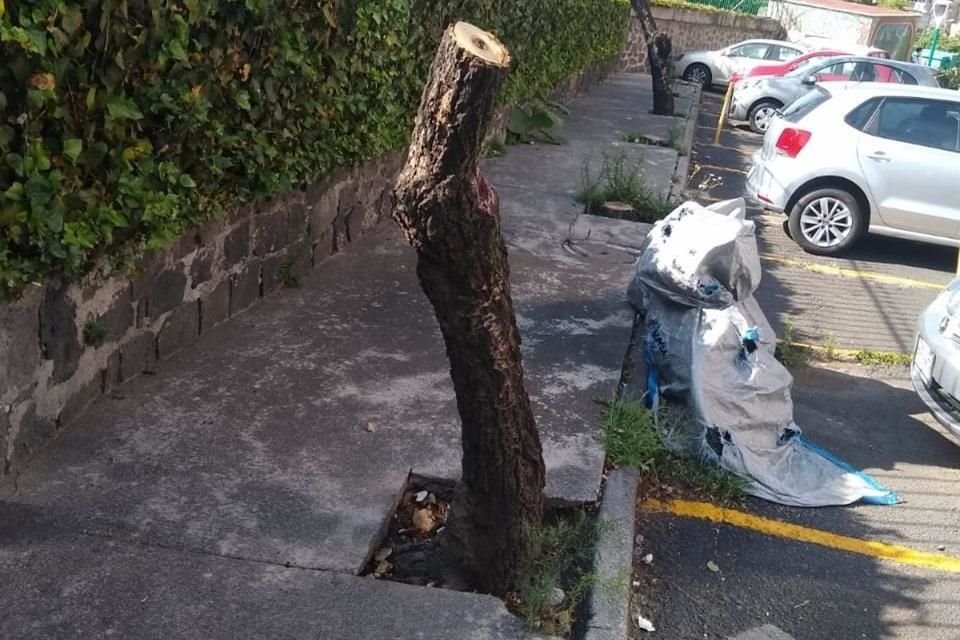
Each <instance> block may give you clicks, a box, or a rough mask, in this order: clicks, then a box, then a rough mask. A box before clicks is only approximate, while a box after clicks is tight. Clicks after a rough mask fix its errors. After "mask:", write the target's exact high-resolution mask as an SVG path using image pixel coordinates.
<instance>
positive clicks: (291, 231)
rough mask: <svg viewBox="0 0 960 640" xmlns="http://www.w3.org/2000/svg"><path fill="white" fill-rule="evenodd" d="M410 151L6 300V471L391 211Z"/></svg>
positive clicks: (0, 382) (1, 344) (1, 312)
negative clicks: (119, 265)
mask: <svg viewBox="0 0 960 640" xmlns="http://www.w3.org/2000/svg"><path fill="white" fill-rule="evenodd" d="M401 161H402V156H401V155H400V154H393V155H390V156H386V157H383V158H381V159H379V160H377V161H375V162H371V163H369V164H367V165H366V166H363V167H360V168H356V169H352V170H349V171H343V172H341V173H338V174H336V175H334V176H332V177H330V178H329V179H328V180H325V181H324V182H322V183H319V184H316V185H313V186H312V187H310V188H309V189H307V190H306V191H305V192H302V193H297V194H295V195H293V196H290V197H286V198H283V199H278V200H277V201H275V202H273V203H271V204H269V205H267V206H264V207H261V208H257V209H254V208H252V207H246V208H241V209H239V210H237V211H234V212H232V213H231V214H230V215H228V216H227V217H226V218H225V219H224V220H222V221H216V222H211V223H209V224H206V225H204V226H203V227H201V228H199V229H196V230H193V231H191V232H190V233H188V234H186V235H185V236H183V237H182V238H181V239H180V240H179V242H178V243H177V244H176V245H175V246H173V247H171V248H170V249H168V250H165V251H159V252H155V253H153V254H150V255H148V256H147V257H146V258H145V259H143V260H142V261H141V262H140V264H139V265H138V267H137V269H136V271H135V274H134V275H132V276H129V277H127V276H116V277H111V278H109V279H106V280H100V281H96V282H86V283H77V284H66V283H60V282H49V283H47V284H46V285H45V286H34V287H32V288H30V289H28V290H27V291H26V293H25V294H24V296H23V297H22V298H21V299H20V300H19V301H17V302H16V303H13V304H8V305H3V306H0V403H2V405H0V409H2V410H0V454H2V456H0V470H2V471H3V472H4V473H6V472H9V471H10V469H11V468H12V467H14V466H16V465H17V464H18V463H19V462H22V461H23V460H25V459H26V458H28V457H30V456H31V455H32V454H33V453H34V452H35V451H36V450H37V449H38V447H40V446H41V444H42V443H43V442H44V441H45V440H46V439H48V438H49V437H51V436H52V435H54V434H55V433H56V432H57V431H58V430H59V429H61V428H63V426H64V425H66V424H68V423H70V422H71V421H72V420H73V419H74V418H75V417H76V416H77V415H78V414H79V412H80V411H82V410H83V409H84V408H85V407H86V406H87V405H88V404H89V403H90V402H92V401H93V400H94V399H96V398H97V397H98V396H100V395H102V394H104V393H109V392H110V391H111V390H112V389H114V388H115V387H116V386H117V385H119V384H121V383H123V382H125V381H126V380H129V379H130V378H133V377H134V376H137V375H139V374H142V373H151V372H153V371H154V369H155V367H156V364H157V361H158V360H162V359H164V358H167V357H169V356H170V355H172V354H173V353H175V352H177V351H178V350H180V349H182V348H184V347H186V346H188V345H190V344H192V343H193V342H195V341H196V340H197V338H198V337H199V336H200V335H201V334H203V333H205V332H207V331H209V330H210V329H211V328H213V327H215V326H216V325H218V324H220V323H221V322H224V321H225V320H227V319H228V318H230V317H231V316H233V315H236V314H237V313H240V312H241V311H243V310H244V309H246V308H247V307H249V306H250V305H252V304H253V303H254V302H256V301H257V300H258V299H260V298H262V297H264V296H266V295H267V294H269V293H270V292H271V291H274V290H276V289H278V288H280V287H283V286H293V285H294V284H295V283H296V281H297V278H299V277H300V276H301V275H302V274H303V273H305V272H306V271H307V270H308V269H310V268H312V267H314V266H316V265H318V264H320V263H321V262H323V260H324V259H326V258H327V257H328V256H330V255H332V254H334V253H336V252H338V251H342V250H343V249H344V248H345V247H346V246H348V245H349V244H350V243H351V242H353V241H354V240H356V239H357V238H359V237H360V236H362V235H363V234H364V233H365V232H366V231H368V230H369V229H371V228H372V227H374V226H375V225H377V224H378V223H379V222H381V221H382V220H384V219H385V218H387V217H389V186H390V183H391V180H392V179H393V177H394V175H395V174H396V172H397V171H398V170H399V168H400V165H401ZM0 475H2V474H0Z"/></svg>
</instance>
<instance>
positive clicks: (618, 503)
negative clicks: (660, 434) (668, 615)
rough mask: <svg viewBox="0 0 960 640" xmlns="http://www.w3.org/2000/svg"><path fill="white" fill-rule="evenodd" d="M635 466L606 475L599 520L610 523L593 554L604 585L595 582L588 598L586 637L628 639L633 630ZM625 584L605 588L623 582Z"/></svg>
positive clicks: (602, 639)
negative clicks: (632, 582)
mask: <svg viewBox="0 0 960 640" xmlns="http://www.w3.org/2000/svg"><path fill="white" fill-rule="evenodd" d="M639 480H640V473H639V472H638V471H637V470H636V469H630V468H624V469H615V470H614V471H611V472H610V473H609V474H608V475H607V484H606V486H605V487H604V490H603V502H601V503H600V512H599V513H598V514H597V520H598V522H601V523H610V524H609V526H610V530H609V531H604V533H603V535H601V536H600V540H599V542H598V543H597V549H596V551H595V552H594V554H593V571H594V573H595V574H596V579H597V581H598V583H599V584H600V585H601V586H600V587H597V586H595V587H594V588H593V589H591V591H590V595H589V597H588V598H587V603H586V604H587V611H588V612H589V614H588V616H589V617H588V618H587V625H586V631H585V632H584V635H583V640H625V639H626V638H627V637H628V634H629V632H630V587H629V580H630V577H631V576H632V575H633V535H634V533H633V532H634V527H635V525H636V517H637V515H636V514H637V483H638V482H639ZM624 573H626V576H627V585H626V588H611V587H607V588H604V587H603V586H602V585H614V584H618V583H621V582H623V578H624Z"/></svg>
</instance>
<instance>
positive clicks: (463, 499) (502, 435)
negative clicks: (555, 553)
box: [393, 22, 544, 594]
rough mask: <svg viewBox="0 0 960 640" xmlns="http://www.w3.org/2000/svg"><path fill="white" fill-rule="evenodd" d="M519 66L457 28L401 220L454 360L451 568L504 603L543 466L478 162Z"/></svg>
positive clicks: (427, 114) (401, 187) (398, 190)
mask: <svg viewBox="0 0 960 640" xmlns="http://www.w3.org/2000/svg"><path fill="white" fill-rule="evenodd" d="M509 64H510V56H509V53H508V52H507V50H506V48H505V47H504V46H503V45H502V44H501V43H500V42H499V41H498V40H497V38H496V37H495V36H494V35H492V34H489V33H487V32H485V31H481V30H480V29H477V28H476V27H473V26H471V25H469V24H466V23H463V22H460V23H457V24H456V25H454V26H452V27H450V28H449V29H447V31H446V33H445V34H444V36H443V38H442V39H441V42H440V46H439V48H438V50H437V54H436V57H435V58H434V61H433V64H432V66H431V68H430V73H429V76H428V78H427V86H426V87H425V89H424V92H423V97H422V99H421V102H420V109H419V112H418V113H417V120H416V124H415V125H414V130H413V137H412V138H411V142H410V150H409V153H408V156H407V162H406V165H405V166H404V168H403V170H402V171H401V172H400V175H399V176H398V178H397V184H396V186H395V188H394V213H393V217H394V219H395V220H396V221H397V223H398V224H399V225H400V227H401V229H403V231H404V233H405V234H406V237H407V240H409V242H410V244H411V245H413V247H414V248H415V249H416V251H417V275H418V276H419V279H420V285H421V286H422V287H423V290H424V292H425V293H426V295H427V298H428V299H429V300H430V302H431V304H432V305H433V309H434V312H435V314H436V317H437V321H438V323H439V325H440V331H441V333H442V334H443V340H444V344H445V345H446V350H447V357H448V358H449V359H450V375H451V378H452V379H453V386H454V390H455V392H456V396H457V409H458V412H459V414H460V421H461V426H462V440H463V460H462V465H463V479H462V482H461V484H460V485H459V487H458V490H457V495H456V497H455V499H454V504H453V507H452V509H451V513H450V517H449V519H448V522H447V536H446V545H447V546H446V548H447V550H448V551H449V552H450V555H449V557H450V558H451V559H453V560H454V561H455V562H457V563H458V564H460V566H461V568H462V569H463V570H465V571H466V577H467V578H468V579H469V580H470V581H471V582H473V586H475V587H477V588H479V589H482V590H484V591H487V592H490V593H496V594H504V593H506V592H507V591H509V590H510V588H511V587H512V582H513V568H514V567H515V566H516V559H517V554H518V552H519V551H520V548H521V544H522V540H523V530H524V527H525V525H532V526H537V525H539V524H540V520H541V519H542V516H543V487H544V466H543V457H542V454H541V448H540V436H539V434H538V433H537V428H536V424H535V423H534V419H533V412H532V410H531V408H530V399H529V397H528V396H527V392H526V389H525V388H524V385H523V367H522V365H521V361H520V333H519V331H518V330H517V323H516V318H515V317H514V312H513V300H512V298H511V295H510V280H509V275H510V274H509V266H508V264H507V249H506V246H505V244H504V241H503V236H502V235H501V231H500V213H499V199H498V197H497V194H496V192H495V191H494V190H493V188H492V187H491V185H490V184H489V183H488V182H487V181H486V179H484V177H483V176H482V175H480V171H479V159H480V155H481V153H482V150H483V142H484V139H485V137H486V132H487V129H488V126H489V124H490V122H491V120H492V118H493V115H494V111H495V107H496V96H497V91H498V90H499V88H500V85H501V83H502V82H503V80H504V78H505V77H506V75H507V73H508V70H509Z"/></svg>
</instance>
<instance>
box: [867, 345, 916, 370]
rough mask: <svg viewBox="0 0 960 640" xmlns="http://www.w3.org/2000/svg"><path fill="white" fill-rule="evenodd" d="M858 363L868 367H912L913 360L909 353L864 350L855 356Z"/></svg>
mask: <svg viewBox="0 0 960 640" xmlns="http://www.w3.org/2000/svg"><path fill="white" fill-rule="evenodd" d="M854 358H855V359H856V361H857V362H859V363H860V364H866V365H874V366H878V365H895V366H907V367H909V366H910V362H911V360H912V358H911V357H910V354H908V353H893V352H889V351H870V350H869V349H862V350H860V351H858V352H857V354H856V355H855V356H854Z"/></svg>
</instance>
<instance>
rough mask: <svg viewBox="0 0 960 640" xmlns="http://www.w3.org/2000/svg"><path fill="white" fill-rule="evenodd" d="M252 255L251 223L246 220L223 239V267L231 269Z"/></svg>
mask: <svg viewBox="0 0 960 640" xmlns="http://www.w3.org/2000/svg"><path fill="white" fill-rule="evenodd" d="M249 255H250V222H249V221H248V220H244V221H243V222H241V223H240V224H239V225H237V227H236V228H235V229H233V230H232V231H231V232H230V233H228V234H227V235H226V237H225V238H224V239H223V266H224V268H225V269H230V268H231V267H233V266H234V265H237V264H240V263H241V262H242V261H244V260H246V259H247V257H248V256H249Z"/></svg>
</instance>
